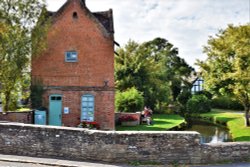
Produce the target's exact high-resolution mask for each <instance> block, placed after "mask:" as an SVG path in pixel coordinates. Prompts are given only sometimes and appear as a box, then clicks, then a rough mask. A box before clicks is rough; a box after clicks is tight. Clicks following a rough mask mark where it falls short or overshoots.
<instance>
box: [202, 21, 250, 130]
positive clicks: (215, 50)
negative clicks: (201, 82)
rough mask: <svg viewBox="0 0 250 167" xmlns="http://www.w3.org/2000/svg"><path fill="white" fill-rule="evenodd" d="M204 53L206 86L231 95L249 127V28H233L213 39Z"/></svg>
mask: <svg viewBox="0 0 250 167" xmlns="http://www.w3.org/2000/svg"><path fill="white" fill-rule="evenodd" d="M204 52H205V53H206V54H207V56H208V58H207V60H205V61H198V62H197V64H198V65H199V66H200V67H201V70H202V75H203V77H204V79H205V81H206V82H205V86H206V88H207V89H208V90H210V91H213V92H214V93H218V94H222V95H225V94H227V95H231V96H232V97H234V98H237V99H239V100H240V102H241V103H242V104H243V105H244V110H245V120H246V122H245V124H246V126H250V122H249V110H250V24H247V25H240V26H233V25H229V26H228V27H227V28H226V29H225V30H221V31H219V33H218V34H216V37H210V38H209V40H208V44H207V46H205V47H204Z"/></svg>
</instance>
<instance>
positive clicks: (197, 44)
mask: <svg viewBox="0 0 250 167" xmlns="http://www.w3.org/2000/svg"><path fill="white" fill-rule="evenodd" d="M46 1H47V5H48V10H50V11H56V10H58V9H59V8H60V6H62V5H63V4H64V3H65V1H66V0H46ZM86 6H87V7H88V8H89V9H90V11H92V12H94V11H105V10H108V9H110V8H111V9H113V17H114V27H115V41H116V42H118V43H119V44H120V45H121V47H123V46H124V45H125V44H126V43H127V42H128V40H130V39H131V40H134V41H136V42H139V43H142V42H146V41H150V40H153V39H154V38H156V37H161V38H165V39H167V40H168V41H169V42H170V43H172V44H173V45H174V46H175V47H177V48H178V49H179V56H180V57H182V58H184V59H185V60H186V62H187V63H188V64H189V65H191V66H193V67H195V68H196V69H197V67H196V66H194V64H195V61H196V59H199V60H205V59H206V55H205V54H204V53H203V52H202V50H203V46H204V45H206V44H207V40H208V37H209V36H215V34H216V33H218V31H219V30H220V29H225V28H226V27H227V25H228V24H234V25H242V24H246V23H249V22H250V0H86Z"/></svg>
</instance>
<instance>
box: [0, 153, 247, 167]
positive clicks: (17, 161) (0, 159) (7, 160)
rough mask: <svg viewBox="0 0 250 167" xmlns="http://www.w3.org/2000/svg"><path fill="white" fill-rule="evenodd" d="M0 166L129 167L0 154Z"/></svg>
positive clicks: (244, 165)
mask: <svg viewBox="0 0 250 167" xmlns="http://www.w3.org/2000/svg"><path fill="white" fill-rule="evenodd" d="M0 167H131V166H129V165H109V164H104V163H94V162H79V161H68V160H58V159H51V158H35V157H24V156H15V155H3V154H0ZM140 167H170V166H166V165H159V166H158V165H153V166H150V165H145V166H140ZM177 167H250V163H247V162H246V163H232V164H220V165H192V166H190V165H179V166H177Z"/></svg>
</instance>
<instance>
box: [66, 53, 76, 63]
mask: <svg viewBox="0 0 250 167" xmlns="http://www.w3.org/2000/svg"><path fill="white" fill-rule="evenodd" d="M65 61H66V62H77V52H76V51H69V52H66V53H65Z"/></svg>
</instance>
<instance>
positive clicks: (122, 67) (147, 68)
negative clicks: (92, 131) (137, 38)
mask: <svg viewBox="0 0 250 167" xmlns="http://www.w3.org/2000/svg"><path fill="white" fill-rule="evenodd" d="M117 53H118V54H119V56H117V55H116V56H115V79H116V88H117V89H118V90H119V91H124V90H126V89H128V88H131V87H135V88H136V89H137V90H139V91H140V92H143V96H144V102H145V104H146V105H147V106H149V107H150V108H152V109H153V110H154V111H158V112H161V111H163V110H165V109H166V106H167V104H168V103H169V102H170V101H173V100H175V99H176V97H177V96H178V94H179V93H180V91H181V89H182V87H181V85H182V83H184V79H183V78H187V76H189V74H190V73H191V71H192V68H191V67H190V66H188V65H187V63H186V62H185V61H184V60H183V59H181V58H180V57H178V56H177V55H178V49H177V48H175V47H174V46H173V45H172V44H171V43H169V42H168V41H167V40H166V39H163V38H155V39H154V40H152V41H148V42H144V43H142V44H139V43H136V42H134V41H129V42H128V43H127V45H125V47H124V48H120V49H118V50H117Z"/></svg>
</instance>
